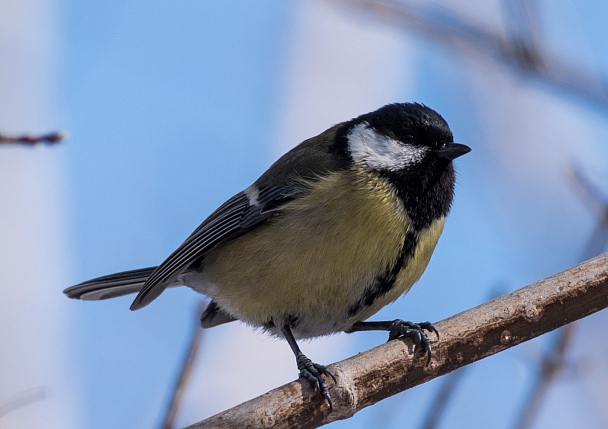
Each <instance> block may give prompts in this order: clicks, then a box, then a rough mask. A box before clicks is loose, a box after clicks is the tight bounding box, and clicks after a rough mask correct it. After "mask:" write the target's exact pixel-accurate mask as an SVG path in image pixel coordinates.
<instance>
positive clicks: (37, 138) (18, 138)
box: [0, 131, 65, 146]
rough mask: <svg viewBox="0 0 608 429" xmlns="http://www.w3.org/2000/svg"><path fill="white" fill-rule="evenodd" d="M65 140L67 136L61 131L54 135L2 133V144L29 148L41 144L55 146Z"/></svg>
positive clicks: (0, 135)
mask: <svg viewBox="0 0 608 429" xmlns="http://www.w3.org/2000/svg"><path fill="white" fill-rule="evenodd" d="M63 139H65V134H64V133H61V132H59V131H55V132H52V133H47V134H41V135H33V134H22V135H12V134H4V133H0V144H23V145H29V146H35V145H37V144H40V143H46V144H54V143H59V142H60V141H62V140H63Z"/></svg>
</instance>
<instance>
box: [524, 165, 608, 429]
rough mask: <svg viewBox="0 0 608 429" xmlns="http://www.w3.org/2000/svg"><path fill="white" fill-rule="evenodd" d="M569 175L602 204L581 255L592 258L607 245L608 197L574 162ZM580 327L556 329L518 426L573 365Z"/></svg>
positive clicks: (527, 421) (580, 189)
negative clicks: (573, 347)
mask: <svg viewBox="0 0 608 429" xmlns="http://www.w3.org/2000/svg"><path fill="white" fill-rule="evenodd" d="M569 173H570V174H569V178H570V179H571V182H572V183H573V185H574V187H575V190H576V192H577V193H578V194H579V195H580V196H581V198H582V199H584V200H585V201H587V202H590V203H592V204H593V206H594V207H596V208H599V212H598V221H597V224H596V227H595V229H594V231H593V233H592V234H591V236H590V237H589V240H588V243H587V245H586V247H585V250H584V251H583V253H582V255H581V258H580V259H581V260H586V259H589V258H592V257H594V256H596V255H598V254H599V253H601V252H602V250H603V249H604V248H605V247H606V242H607V240H608V199H607V198H606V197H605V195H604V194H603V193H602V192H601V191H600V190H599V189H598V188H597V187H595V186H594V185H592V183H591V181H590V180H589V178H588V177H587V176H586V175H585V174H584V173H583V172H582V171H581V170H580V169H578V168H577V167H575V166H574V165H571V166H570V170H569ZM575 329H576V323H571V324H569V325H567V326H564V327H563V328H561V329H560V330H559V331H558V332H556V338H555V339H554V342H553V345H552V347H551V348H550V349H549V351H547V352H545V353H543V354H542V355H541V361H540V364H539V367H540V369H539V371H538V374H537V377H536V382H535V383H534V386H533V387H532V390H531V391H530V394H529V396H528V398H527V400H526V401H525V402H524V404H525V405H524V408H523V410H522V412H521V414H520V415H519V419H518V421H517V423H516V425H515V428H516V429H527V428H530V427H532V423H533V422H534V419H535V418H536V416H537V414H538V412H539V411H540V408H541V406H542V404H543V402H544V401H545V398H546V397H547V393H548V392H549V388H550V387H551V384H552V383H553V381H554V380H555V379H556V378H557V377H558V376H560V375H561V374H562V373H563V372H564V370H566V369H567V368H568V366H569V365H570V364H569V362H568V361H567V359H566V355H567V353H568V349H569V346H570V344H571V343H572V338H573V336H574V332H575Z"/></svg>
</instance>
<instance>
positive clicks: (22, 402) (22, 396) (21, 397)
mask: <svg viewBox="0 0 608 429" xmlns="http://www.w3.org/2000/svg"><path fill="white" fill-rule="evenodd" d="M46 398H47V393H46V389H45V388H44V387H42V386H39V387H34V388H33V389H29V390H26V391H24V392H21V393H19V394H17V395H16V396H14V397H13V398H11V399H9V400H8V401H6V402H4V403H0V417H3V416H4V415H6V414H8V413H10V412H11V411H15V410H18V409H19V408H22V407H25V406H26V405H29V404H31V403H33V402H36V401H42V400H43V399H46Z"/></svg>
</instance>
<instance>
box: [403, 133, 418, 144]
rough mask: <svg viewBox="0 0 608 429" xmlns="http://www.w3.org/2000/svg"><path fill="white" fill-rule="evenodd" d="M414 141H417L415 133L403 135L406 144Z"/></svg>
mask: <svg viewBox="0 0 608 429" xmlns="http://www.w3.org/2000/svg"><path fill="white" fill-rule="evenodd" d="M414 140H416V136H414V133H405V134H403V141H404V142H406V143H413V142H414Z"/></svg>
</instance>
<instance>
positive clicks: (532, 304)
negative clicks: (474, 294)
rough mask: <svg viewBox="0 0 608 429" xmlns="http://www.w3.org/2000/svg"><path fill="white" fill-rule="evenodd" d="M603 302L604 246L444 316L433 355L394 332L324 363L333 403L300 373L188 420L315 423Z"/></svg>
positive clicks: (607, 259) (606, 294)
mask: <svg viewBox="0 0 608 429" xmlns="http://www.w3.org/2000/svg"><path fill="white" fill-rule="evenodd" d="M607 306H608V254H604V255H602V256H599V257H597V258H595V259H592V260H589V261H587V262H585V263H583V264H580V265H577V266H575V267H573V268H570V269H568V270H566V271H564V272H562V273H559V274H556V275H554V276H551V277H548V278H546V279H543V280H541V281H539V282H536V283H534V284H532V285H530V286H526V287H524V288H522V289H519V290H516V291H514V292H512V293H510V294H507V295H504V296H502V297H499V298H496V299H493V300H491V301H488V302H486V303H484V304H482V305H479V306H477V307H475V308H472V309H470V310H467V311H464V312H462V313H459V314H457V315H455V316H452V317H450V318H448V319H445V320H443V321H441V322H439V323H437V324H435V327H436V328H437V329H438V330H439V332H440V334H441V339H440V341H438V342H437V343H435V344H434V345H433V359H432V360H431V363H430V364H429V365H428V366H426V367H425V361H426V358H425V357H422V356H418V355H417V356H413V353H412V345H411V343H410V342H409V341H406V340H395V341H391V342H388V343H386V344H383V345H381V346H379V347H376V348H373V349H371V350H368V351H366V352H364V353H360V354H358V355H356V356H354V357H351V358H349V359H346V360H344V361H341V362H338V363H336V364H333V365H330V367H329V368H330V369H331V370H332V372H333V373H334V374H335V375H336V378H337V385H335V386H333V387H331V388H330V394H331V397H332V400H333V404H334V406H333V410H329V408H328V406H327V404H326V403H323V401H322V400H321V399H320V397H319V395H318V394H316V393H315V392H314V391H313V390H312V388H311V387H310V385H309V384H308V383H307V382H306V381H300V380H298V381H295V382H292V383H289V384H286V385H284V386H282V387H279V388H277V389H274V390H272V391H270V392H268V393H266V394H264V395H262V396H259V397H257V398H255V399H252V400H250V401H248V402H245V403H243V404H241V405H238V406H236V407H234V408H232V409H230V410H227V411H224V412H222V413H219V414H216V415H215V416H213V417H210V418H208V419H206V420H203V421H201V422H198V423H195V424H194V425H192V426H189V429H203V428H233V427H248V428H269V427H272V428H314V427H318V426H321V425H324V424H327V423H329V422H332V421H335V420H340V419H347V418H349V417H351V416H352V415H354V414H355V413H356V412H357V411H359V410H361V409H363V408H365V407H367V406H370V405H372V404H375V403H376V402H378V401H380V400H382V399H384V398H387V397H389V396H392V395H395V394H396V393H399V392H402V391H404V390H406V389H409V388H411V387H414V386H417V385H419V384H422V383H425V382H427V381H429V380H431V379H433V378H435V377H439V376H441V375H444V374H447V373H449V372H451V371H453V370H455V369H457V368H460V367H463V366H465V365H468V364H470V363H473V362H476V361H478V360H480V359H483V358H485V357H488V356H491V355H493V354H495V353H498V352H501V351H503V350H505V349H508V348H510V347H513V346H515V345H517V344H520V343H522V342H524V341H528V340H530V339H532V338H535V337H537V336H539V335H542V334H545V333H547V332H549V331H552V330H554V329H556V328H559V327H560V326H563V325H566V324H568V323H570V322H573V321H575V320H578V319H580V318H583V317H585V316H588V315H590V314H592V313H595V312H597V311H599V310H602V309H604V308H606V307H607Z"/></svg>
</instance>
